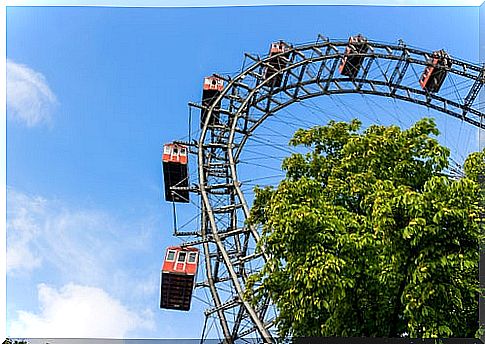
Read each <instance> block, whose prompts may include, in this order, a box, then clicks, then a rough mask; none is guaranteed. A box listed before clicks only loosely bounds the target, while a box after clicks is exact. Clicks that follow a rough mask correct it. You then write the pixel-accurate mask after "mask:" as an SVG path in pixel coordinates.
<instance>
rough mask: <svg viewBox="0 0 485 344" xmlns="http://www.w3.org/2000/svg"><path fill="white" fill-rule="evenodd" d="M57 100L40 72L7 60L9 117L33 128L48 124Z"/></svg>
mask: <svg viewBox="0 0 485 344" xmlns="http://www.w3.org/2000/svg"><path fill="white" fill-rule="evenodd" d="M57 103H58V102H57V98H56V96H55V94H54V93H53V92H52V91H51V89H50V87H49V85H48V84H47V81H46V79H45V77H44V75H42V74H41V73H39V72H36V71H34V70H32V69H31V68H29V67H27V66H26V65H23V64H18V63H16V62H14V61H12V60H10V59H7V116H8V118H9V119H11V120H15V121H18V122H21V123H24V124H26V125H27V126H28V127H33V126H35V125H37V124H40V123H46V122H47V123H48V122H50V121H51V118H52V111H53V109H54V107H55V106H56V105H57Z"/></svg>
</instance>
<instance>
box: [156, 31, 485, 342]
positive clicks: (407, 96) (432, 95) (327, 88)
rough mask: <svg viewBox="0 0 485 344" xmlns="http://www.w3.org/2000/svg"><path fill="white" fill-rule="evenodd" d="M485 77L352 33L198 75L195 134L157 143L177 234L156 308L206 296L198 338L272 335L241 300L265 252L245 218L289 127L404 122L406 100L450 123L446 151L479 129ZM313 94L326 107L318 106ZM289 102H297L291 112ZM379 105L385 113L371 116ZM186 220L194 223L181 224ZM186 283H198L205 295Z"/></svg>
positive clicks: (268, 180)
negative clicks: (231, 71) (364, 118)
mask: <svg viewBox="0 0 485 344" xmlns="http://www.w3.org/2000/svg"><path fill="white" fill-rule="evenodd" d="M484 82H485V69H484V67H483V66H481V65H478V64H474V63H470V62H466V61H463V60H461V59H458V58H455V57H452V56H450V55H449V54H448V53H447V52H446V51H445V50H435V51H427V50H423V49H419V48H415V47H411V46H408V45H406V44H404V43H403V42H402V41H399V43H398V44H388V43H382V42H376V41H372V40H369V39H367V38H365V37H364V36H362V35H356V36H352V37H350V38H349V39H348V40H347V39H344V40H330V39H328V38H325V37H323V36H319V37H318V39H317V40H316V41H315V42H312V43H308V44H301V45H292V44H290V43H288V42H285V41H276V42H273V43H271V44H270V49H269V53H268V54H267V55H265V56H254V55H251V54H246V55H245V63H244V65H243V68H241V71H240V72H239V73H237V74H236V75H233V76H228V75H218V74H213V75H211V76H209V77H206V78H205V79H204V83H203V85H202V99H201V101H200V102H191V103H189V106H190V108H191V109H196V110H197V111H200V122H199V123H198V124H197V130H198V133H197V134H195V133H194V134H192V133H191V132H190V131H189V138H188V140H185V141H182V140H181V141H174V142H173V143H169V144H166V145H165V146H164V151H163V157H162V162H163V173H164V183H165V200H166V201H168V202H172V204H173V209H174V228H175V235H176V236H179V237H183V238H185V239H184V240H183V242H182V243H180V245H178V246H171V247H169V248H168V249H167V252H166V255H165V260H164V264H163V268H162V274H161V276H162V278H161V303H160V306H161V307H162V308H169V309H178V310H189V309H190V304H191V299H192V298H197V300H199V301H201V302H205V303H206V304H207V307H206V310H205V312H204V313H205V317H206V323H205V326H204V329H202V340H204V339H205V338H208V337H209V336H210V332H211V331H212V333H213V335H215V336H216V337H218V338H220V339H222V340H223V341H224V342H228V343H232V342H251V340H254V341H255V342H258V343H260V342H274V341H275V333H276V331H275V328H274V324H275V318H276V316H277V314H278V312H277V309H275V307H274V306H273V304H272V301H271V300H270V299H263V300H261V301H260V302H259V303H258V304H257V305H255V304H252V303H250V302H248V301H247V300H246V299H245V298H244V296H243V295H244V292H245V286H246V282H247V280H248V278H249V277H250V276H251V275H253V274H254V273H255V272H257V271H259V269H260V268H261V266H262V265H263V264H264V262H265V260H266V259H267V258H268V256H267V253H266V252H265V251H264V249H262V250H257V249H256V244H257V243H258V241H259V239H260V231H259V230H258V228H256V227H254V226H252V225H248V223H247V221H246V220H247V219H248V217H249V214H250V203H251V197H252V195H251V189H252V187H253V186H254V185H271V184H275V183H277V181H278V179H281V178H282V177H283V172H282V171H281V168H280V166H279V163H280V162H281V159H282V158H283V156H285V155H286V156H288V155H289V154H291V153H292V151H291V149H290V148H288V145H287V142H288V141H287V140H288V138H289V136H291V134H292V132H293V131H294V130H295V129H297V128H299V127H304V126H310V125H316V124H320V125H323V124H325V120H328V119H332V118H334V119H337V120H338V119H343V120H348V119H350V118H351V117H349V116H358V115H359V112H361V111H362V109H363V107H365V106H367V107H368V108H369V109H371V108H373V110H371V112H372V111H374V114H375V116H374V117H373V118H372V119H370V120H371V121H377V122H378V123H381V121H382V123H383V122H385V121H391V122H398V123H399V124H401V125H403V126H405V125H407V124H411V122H410V121H411V120H412V119H409V118H407V117H405V116H404V115H403V114H404V113H408V112H409V108H408V106H409V105H406V104H411V105H410V106H413V107H414V109H415V108H416V106H417V107H419V108H420V109H423V111H426V115H427V116H435V117H437V119H439V120H440V121H443V122H446V123H447V127H450V126H451V127H454V128H457V129H459V130H457V131H459V132H460V133H461V135H460V134H457V135H454V136H455V137H454V138H453V139H450V142H451V141H454V145H455V146H460V147H463V146H466V145H468V146H470V145H471V144H472V143H470V140H471V139H470V135H473V134H472V133H474V132H477V128H478V131H481V130H482V129H485V112H483V111H482V110H481V109H482V106H481V103H480V99H479V97H478V96H479V93H480V90H481V88H482V86H483V84H484ZM343 94H347V96H346V97H354V98H351V100H352V101H351V102H347V103H346V102H344V101H342V100H341V99H340V98H341V96H339V95H343ZM320 96H325V97H320ZM375 96H378V97H375ZM317 98H318V99H325V98H329V99H330V100H331V102H327V103H326V104H324V106H323V105H322V104H319V103H318V102H316V99H317ZM377 98H380V99H381V100H380V101H376V99H377ZM382 99H385V100H386V101H385V102H383V101H382ZM386 104H387V105H389V104H390V106H391V109H389V108H388V107H386ZM295 105H298V106H300V110H301V111H299V112H298V115H295V114H294V113H293V107H294V106H295ZM376 108H377V109H378V111H379V113H380V114H379V115H378V114H377V112H376V110H375V109H376ZM382 112H386V113H388V114H390V115H389V118H383V117H381V116H384V115H383V114H382ZM191 113H192V112H191ZM336 114H340V116H342V117H340V118H339V117H334V116H336ZM257 129H258V132H261V133H262V134H261V135H258V133H257V131H256V130H257ZM284 129H286V131H287V133H288V134H286V136H285V135H284V134H283V131H284ZM450 135H451V136H453V134H450ZM472 141H473V140H472ZM467 142H468V143H467ZM445 143H446V142H445ZM452 158H454V161H455V162H456V166H452V167H450V173H458V174H459V173H460V166H459V165H460V157H459V156H455V157H453V156H452ZM461 160H462V159H461ZM190 164H192V166H193V168H190V169H189V168H188V167H189V165H190ZM189 170H191V171H190V172H191V173H192V174H191V173H189ZM183 203H189V206H190V207H191V209H192V210H193V212H194V214H195V215H194V216H193V217H192V218H191V219H189V220H188V221H187V222H186V223H185V224H183V225H178V224H177V221H176V220H177V216H178V215H179V213H178V212H177V211H176V209H177V205H178V204H183ZM184 207H186V206H184ZM184 209H187V208H184ZM194 223H196V226H197V227H196V228H195V229H193V230H183V229H184V228H185V227H186V225H187V224H189V226H193V224H194ZM197 267H199V269H197ZM194 288H196V289H195V290H196V291H197V290H202V292H201V293H200V295H203V296H204V295H205V296H206V298H205V300H204V299H203V297H199V296H196V295H195V291H194ZM208 324H209V325H208Z"/></svg>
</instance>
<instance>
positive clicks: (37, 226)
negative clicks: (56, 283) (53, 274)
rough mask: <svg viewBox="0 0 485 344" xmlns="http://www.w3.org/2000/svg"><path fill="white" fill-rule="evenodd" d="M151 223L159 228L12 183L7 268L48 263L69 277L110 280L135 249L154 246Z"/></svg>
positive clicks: (91, 281)
mask: <svg viewBox="0 0 485 344" xmlns="http://www.w3.org/2000/svg"><path fill="white" fill-rule="evenodd" d="M147 227H148V228H153V226H151V225H143V224H140V223H137V224H131V225H130V224H127V223H123V222H122V221H118V220H116V219H115V218H113V216H110V215H109V214H107V213H105V212H102V211H98V210H93V209H80V208H73V207H67V206H66V205H64V204H63V203H62V202H60V201H58V200H52V199H50V200H48V199H45V198H43V197H39V196H31V195H27V194H24V193H22V192H18V191H16V190H14V189H13V188H7V274H12V273H13V274H15V273H20V272H29V271H32V270H33V269H35V268H40V267H44V266H46V265H47V267H48V268H49V269H52V268H54V269H55V270H56V271H57V272H58V273H60V274H61V275H62V276H63V278H64V279H65V280H69V281H74V282H77V283H81V284H88V285H103V284H107V283H110V282H112V281H109V282H107V279H108V278H111V279H113V278H114V276H115V275H116V273H117V271H116V270H117V269H118V270H119V269H120V268H121V270H122V271H123V270H124V269H123V268H122V266H121V265H122V264H123V263H124V262H126V261H129V260H131V258H132V257H133V256H132V255H136V253H139V252H142V251H144V250H147V249H149V248H148V243H149V242H151V241H152V238H151V237H150V235H148V234H146V232H147ZM115 272H116V273H115ZM122 275H123V277H124V279H129V278H130V276H129V274H127V273H123V274H122ZM116 276H117V275H116ZM118 277H119V276H118Z"/></svg>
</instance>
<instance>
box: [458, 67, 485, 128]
mask: <svg viewBox="0 0 485 344" xmlns="http://www.w3.org/2000/svg"><path fill="white" fill-rule="evenodd" d="M484 73H485V71H484V70H483V69H482V70H481V71H480V74H479V76H478V79H477V80H475V82H474V83H473V85H472V87H471V88H470V91H468V94H467V95H466V97H465V101H464V102H463V106H464V109H463V118H465V116H466V114H467V112H468V109H469V108H470V107H471V106H472V105H473V102H474V101H475V98H476V97H477V96H478V94H479V93H480V90H481V89H482V86H483V82H484V81H485V80H484Z"/></svg>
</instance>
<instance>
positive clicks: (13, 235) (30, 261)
mask: <svg viewBox="0 0 485 344" xmlns="http://www.w3.org/2000/svg"><path fill="white" fill-rule="evenodd" d="M8 192H9V196H12V197H11V199H10V200H11V201H13V202H10V204H8V209H7V217H8V219H9V220H8V221H7V242H8V244H7V273H9V272H12V271H18V270H26V271H30V270H32V269H34V268H36V267H39V266H40V265H41V262H42V259H41V257H40V255H39V254H38V252H37V250H36V248H35V247H32V246H31V242H32V240H36V239H37V238H38V237H39V236H40V234H41V229H40V227H39V224H38V223H37V221H36V217H38V215H39V214H40V215H42V214H43V213H44V212H45V203H46V202H45V200H44V199H42V198H38V197H37V198H34V197H33V198H29V197H27V196H25V195H23V194H18V193H14V194H11V193H10V190H9V191H8ZM12 208H14V209H15V210H12Z"/></svg>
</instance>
